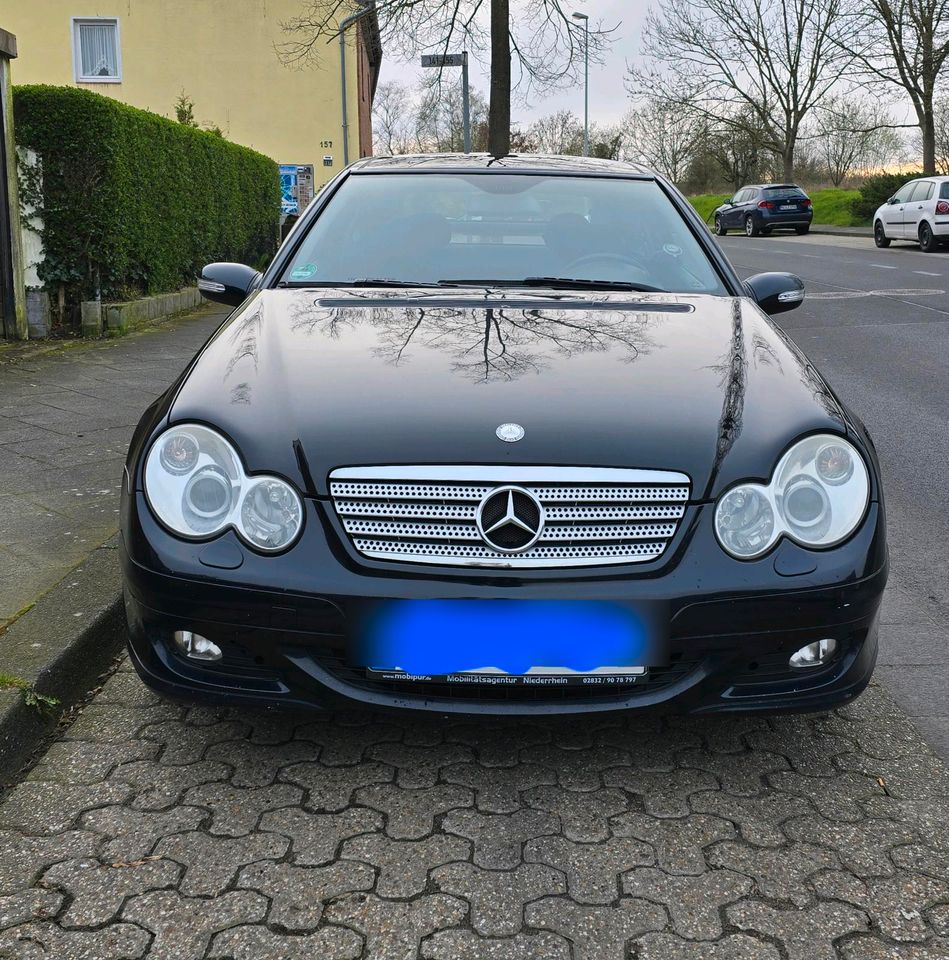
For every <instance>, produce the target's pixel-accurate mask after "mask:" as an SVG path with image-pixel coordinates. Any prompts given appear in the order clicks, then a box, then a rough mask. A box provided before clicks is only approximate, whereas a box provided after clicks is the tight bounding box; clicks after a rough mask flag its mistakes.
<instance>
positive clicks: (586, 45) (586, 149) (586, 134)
mask: <svg viewBox="0 0 949 960" xmlns="http://www.w3.org/2000/svg"><path fill="white" fill-rule="evenodd" d="M572 16H573V19H574V20H582V21H583V155H584V156H585V157H588V156H590V18H589V17H588V16H587V15H586V14H585V13H574V14H573V15H572Z"/></svg>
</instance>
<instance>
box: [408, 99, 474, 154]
mask: <svg viewBox="0 0 949 960" xmlns="http://www.w3.org/2000/svg"><path fill="white" fill-rule="evenodd" d="M469 103H470V109H471V140H472V146H473V148H474V149H475V150H482V149H484V147H485V145H486V144H485V140H486V131H487V122H488V104H487V101H486V100H485V99H484V97H482V96H481V94H480V93H478V92H477V90H472V91H471V93H470V96H469ZM415 139H416V143H417V149H418V151H419V152H420V153H460V152H461V151H462V150H464V146H465V127H464V104H463V98H462V91H461V84H460V82H458V83H445V84H441V85H438V84H430V85H423V87H422V90H421V94H420V97H419V101H418V104H417V106H416V110H415Z"/></svg>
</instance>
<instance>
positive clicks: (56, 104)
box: [13, 86, 280, 302]
mask: <svg viewBox="0 0 949 960" xmlns="http://www.w3.org/2000/svg"><path fill="white" fill-rule="evenodd" d="M13 105H14V121H15V129H16V141H17V146H18V147H21V148H28V149H31V150H34V151H35V152H36V153H37V154H38V156H39V158H40V164H39V165H38V166H37V167H35V168H33V169H32V170H31V169H29V168H27V169H26V170H25V171H24V172H23V175H22V179H23V191H24V195H25V196H24V200H25V201H26V202H27V203H30V204H32V205H33V206H35V207H36V209H37V210H38V212H39V214H40V216H41V217H42V219H43V232H42V233H43V236H42V239H43V248H44V253H45V261H44V263H43V264H42V266H41V267H40V268H39V274H40V279H41V280H42V281H43V283H44V284H45V285H46V286H47V288H49V289H50V290H55V289H56V288H58V287H59V286H60V285H65V287H66V289H67V295H68V299H69V300H70V301H72V302H76V301H77V300H87V299H92V298H94V297H95V295H96V292H97V288H98V290H99V291H101V295H102V298H103V299H108V300H124V299H130V298H131V297H134V296H137V295H141V294H154V293H164V292H167V291H170V290H175V289H177V288H179V287H181V286H185V285H189V284H193V283H194V279H195V276H196V275H197V273H198V271H199V270H200V268H201V266H202V265H203V264H205V263H208V262H210V261H213V260H237V261H241V262H244V263H251V264H260V263H262V262H264V261H266V260H267V259H269V258H270V256H271V255H272V254H273V252H274V249H275V246H276V238H277V232H278V222H279V216H280V178H279V173H278V168H277V164H276V163H274V161H272V160H270V159H268V158H267V157H265V156H263V155H262V154H259V153H256V152H255V151H253V150H248V149H247V148H246V147H240V146H237V145H236V144H233V143H231V142H229V141H228V140H225V139H224V138H223V137H221V136H219V135H217V134H214V133H207V132H205V131H203V130H196V129H194V128H193V127H188V126H185V125H183V124H180V123H176V122H175V121H173V120H167V119H165V118H164V117H160V116H158V115H157V114H154V113H147V112H146V111H144V110H137V109H136V108H134V107H129V106H127V105H125V104H123V103H119V102H118V101H116V100H113V99H112V98H111V97H107V96H103V95H101V94H97V93H91V92H90V91H87V90H78V89H75V88H72V87H53V86H21V87H16V88H14V91H13Z"/></svg>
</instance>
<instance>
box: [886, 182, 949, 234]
mask: <svg viewBox="0 0 949 960" xmlns="http://www.w3.org/2000/svg"><path fill="white" fill-rule="evenodd" d="M873 239H874V240H875V241H876V245H877V246H878V247H888V246H889V245H890V241H891V240H912V241H914V242H915V243H918V244H919V249H920V250H922V251H923V252H924V253H932V252H933V251H934V250H935V249H936V248H937V247H939V245H940V244H941V243H944V242H947V241H949V177H924V178H922V179H920V180H911V181H910V182H909V183H907V184H904V185H903V186H902V187H900V189H899V190H897V191H896V193H895V194H893V196H892V197H890V199H889V200H887V201H886V203H884V204H883V206H882V207H880V208H879V209H878V210H877V212H876V213H875V214H874V215H873Z"/></svg>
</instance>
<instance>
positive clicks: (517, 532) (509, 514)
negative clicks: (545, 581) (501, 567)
mask: <svg viewBox="0 0 949 960" xmlns="http://www.w3.org/2000/svg"><path fill="white" fill-rule="evenodd" d="M476 519H477V523H478V533H480V534H481V539H482V540H484V542H485V543H486V544H487V545H488V546H489V547H493V548H494V549H495V550H500V551H501V552H502V553H521V552H522V551H524V550H527V549H529V548H530V547H532V546H534V544H535V543H537V541H538V540H539V539H540V535H541V532H542V531H543V529H544V508H543V507H542V506H541V505H540V501H539V500H538V499H537V498H536V497H535V496H534V495H533V494H532V493H529V492H528V491H527V490H525V489H524V488H523V487H497V488H496V489H494V490H492V491H491V492H490V493H489V494H488V495H487V496H486V497H485V498H484V499H483V500H482V501H481V503H480V504H479V505H478V513H477V517H476Z"/></svg>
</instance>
